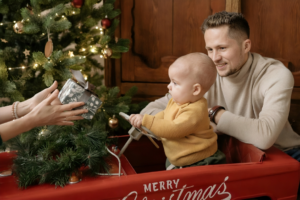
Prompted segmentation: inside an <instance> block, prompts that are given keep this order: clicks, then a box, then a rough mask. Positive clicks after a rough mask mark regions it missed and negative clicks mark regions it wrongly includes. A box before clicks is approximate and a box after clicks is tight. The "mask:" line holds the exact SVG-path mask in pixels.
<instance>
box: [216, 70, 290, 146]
mask: <svg viewBox="0 0 300 200" xmlns="http://www.w3.org/2000/svg"><path fill="white" fill-rule="evenodd" d="M274 76H275V75H274V74H273V75H272V74H269V75H268V77H267V78H265V79H264V80H266V81H265V82H261V83H260V84H262V85H263V84H264V85H269V86H268V88H267V89H266V90H265V91H264V92H265V93H264V101H263V108H262V110H261V112H260V113H259V118H258V119H250V118H246V117H242V116H238V115H235V114H233V113H231V112H229V111H220V112H219V113H217V116H216V118H215V120H216V123H217V129H218V131H221V132H223V133H226V134H228V135H230V136H233V137H235V138H237V139H239V140H240V141H242V142H245V143H250V144H253V145H254V146H256V147H258V148H260V149H268V148H270V147H271V146H272V145H273V144H274V143H275V142H276V140H277V138H278V136H279V134H280V133H281V131H282V129H283V127H284V125H285V124H286V122H287V119H288V114H289V108H290V99H291V93H292V90H293V86H294V80H293V76H292V75H291V73H290V72H289V71H288V72H286V70H283V71H282V73H280V78H276V79H277V80H276V79H275V80H274ZM276 77H278V74H277V76H276ZM272 79H273V80H274V81H273V82H272V83H271V84H270V81H268V80H272ZM266 82H268V83H266ZM253 95H255V94H253ZM241 109H243V108H241Z"/></svg>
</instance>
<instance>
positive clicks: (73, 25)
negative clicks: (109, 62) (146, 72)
mask: <svg viewBox="0 0 300 200" xmlns="http://www.w3.org/2000/svg"><path fill="white" fill-rule="evenodd" d="M113 4H114V0H106V1H104V2H101V1H100V0H85V1H83V0H72V1H70V0H0V40H1V41H0V88H1V89H0V98H1V97H5V98H8V102H5V101H2V103H1V105H5V104H11V102H13V101H22V100H25V99H27V98H30V97H32V96H33V95H34V94H36V93H37V92H39V91H41V90H42V89H44V88H46V87H48V86H50V85H51V84H52V83H53V81H54V80H57V81H58V82H59V83H60V88H61V87H62V85H63V84H64V81H66V80H67V79H69V78H71V77H72V74H71V72H70V69H73V70H80V71H82V73H83V74H84V76H85V79H86V80H88V81H89V82H90V83H92V84H93V85H95V86H96V89H95V90H94V93H95V94H96V95H98V97H99V98H100V99H101V101H102V105H101V107H100V108H99V109H98V111H97V113H96V114H95V116H94V118H93V119H92V120H82V121H80V122H76V123H75V125H74V126H72V127H60V126H50V127H40V128H36V129H33V130H31V131H29V132H27V133H24V134H22V135H21V136H19V137H16V138H14V139H11V140H10V141H8V142H7V143H8V144H9V145H10V147H11V148H12V149H15V150H18V152H17V155H18V156H17V158H16V159H15V160H14V172H15V174H16V175H17V177H18V179H19V182H18V183H19V186H20V187H27V186H29V185H33V184H37V183H51V184H55V185H59V186H64V185H65V184H67V183H68V182H69V180H70V177H71V176H72V174H73V175H74V174H75V175H78V176H79V175H80V168H88V170H87V171H88V173H89V174H90V175H96V174H97V173H99V172H103V171H105V172H107V171H108V169H109V165H108V164H107V157H108V155H109V154H108V152H107V150H106V146H107V145H109V144H111V143H112V142H113V139H111V138H110V137H109V136H110V135H112V133H113V132H114V131H116V130H118V128H120V127H122V128H128V126H129V124H128V123H127V122H126V121H124V120H123V119H122V118H120V117H119V116H118V113H119V112H126V113H128V112H129V113H130V112H138V111H139V110H140V109H141V108H142V107H143V106H144V104H140V105H136V104H131V97H132V95H134V93H135V92H136V88H132V89H131V90H130V91H128V93H127V94H126V95H124V96H122V97H119V96H118V93H119V89H118V88H112V89H108V88H106V87H104V86H101V80H102V77H101V75H99V74H97V73H92V72H93V71H97V70H103V67H102V66H101V64H100V63H99V60H98V59H97V58H99V57H100V58H109V57H110V58H120V57H121V53H123V52H127V51H128V49H129V40H127V39H121V38H115V37H114V32H115V29H116V28H117V26H118V23H119V20H118V19H117V16H118V15H120V10H118V9H114V5H113ZM100 23H101V24H100Z"/></svg>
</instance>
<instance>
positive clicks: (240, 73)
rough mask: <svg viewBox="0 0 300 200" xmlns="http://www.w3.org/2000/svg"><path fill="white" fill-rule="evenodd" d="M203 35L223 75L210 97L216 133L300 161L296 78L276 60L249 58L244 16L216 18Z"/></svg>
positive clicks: (163, 101)
mask: <svg viewBox="0 0 300 200" xmlns="http://www.w3.org/2000/svg"><path fill="white" fill-rule="evenodd" d="M201 29H202V32H203V33H204V39H205V43H206V49H207V52H208V56H209V57H210V58H211V59H212V60H213V62H214V63H215V65H216V68H217V71H218V76H217V79H216V82H215V84H214V85H213V86H212V87H211V88H210V90H209V91H208V92H207V93H206V94H205V98H206V99H207V102H208V106H209V108H212V109H211V110H210V119H211V121H212V123H213V124H214V125H216V129H217V131H218V132H222V133H224V134H227V135H230V136H233V137H235V138H237V139H239V140H240V141H242V142H245V143H250V144H253V145H254V146H256V147H258V148H260V149H263V150H265V149H268V148H270V147H271V146H272V145H273V144H274V145H275V146H276V147H278V148H279V149H281V150H283V151H285V152H287V153H288V154H290V155H291V156H293V157H295V158H296V159H298V160H299V161H300V155H298V156H297V155H296V154H297V153H296V154H294V151H297V152H299V153H300V151H298V149H297V148H298V147H299V146H300V136H299V135H298V134H297V133H295V132H294V131H293V130H292V128H291V126H290V124H289V122H288V120H287V119H288V114H289V109H290V98H291V93H292V89H293V86H294V79H293V76H292V74H291V72H290V71H289V70H288V69H287V68H286V67H285V66H284V65H283V64H282V63H281V62H279V61H277V60H274V59H271V58H265V57H262V56H261V55H259V54H256V53H251V52H250V49H251V40H250V39H249V33H250V30H249V25H248V22H247V21H246V20H245V18H244V17H243V15H242V14H239V13H228V12H220V13H216V14H214V15H211V16H209V17H208V18H207V19H206V20H205V21H204V23H203V24H202V27H201ZM170 98H171V96H170V95H169V94H167V95H166V96H165V97H163V98H160V99H158V100H156V101H154V102H152V103H150V104H149V105H148V106H147V107H146V108H145V109H143V110H142V112H141V114H150V115H154V114H156V113H157V112H159V111H160V110H163V109H164V108H165V107H166V105H167V102H168V100H169V99H170Z"/></svg>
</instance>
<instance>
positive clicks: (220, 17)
mask: <svg viewBox="0 0 300 200" xmlns="http://www.w3.org/2000/svg"><path fill="white" fill-rule="evenodd" d="M224 25H227V26H228V27H229V35H230V36H231V37H232V38H237V37H238V38H239V37H241V36H242V35H245V36H247V39H249V36H250V28H249V25H248V22H247V20H246V19H245V18H244V16H243V15H242V14H241V13H233V12H226V11H222V12H218V13H215V14H213V15H210V16H208V17H207V18H206V19H205V20H204V22H203V24H202V26H201V30H202V33H203V34H204V33H205V31H206V30H207V29H210V28H214V27H219V26H224Z"/></svg>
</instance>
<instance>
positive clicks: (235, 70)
mask: <svg viewBox="0 0 300 200" xmlns="http://www.w3.org/2000/svg"><path fill="white" fill-rule="evenodd" d="M238 71H239V69H230V70H229V71H228V72H227V73H226V74H225V75H221V74H220V73H219V71H218V70H217V72H218V74H219V76H221V77H227V76H230V75H232V74H235V73H236V72H238Z"/></svg>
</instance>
